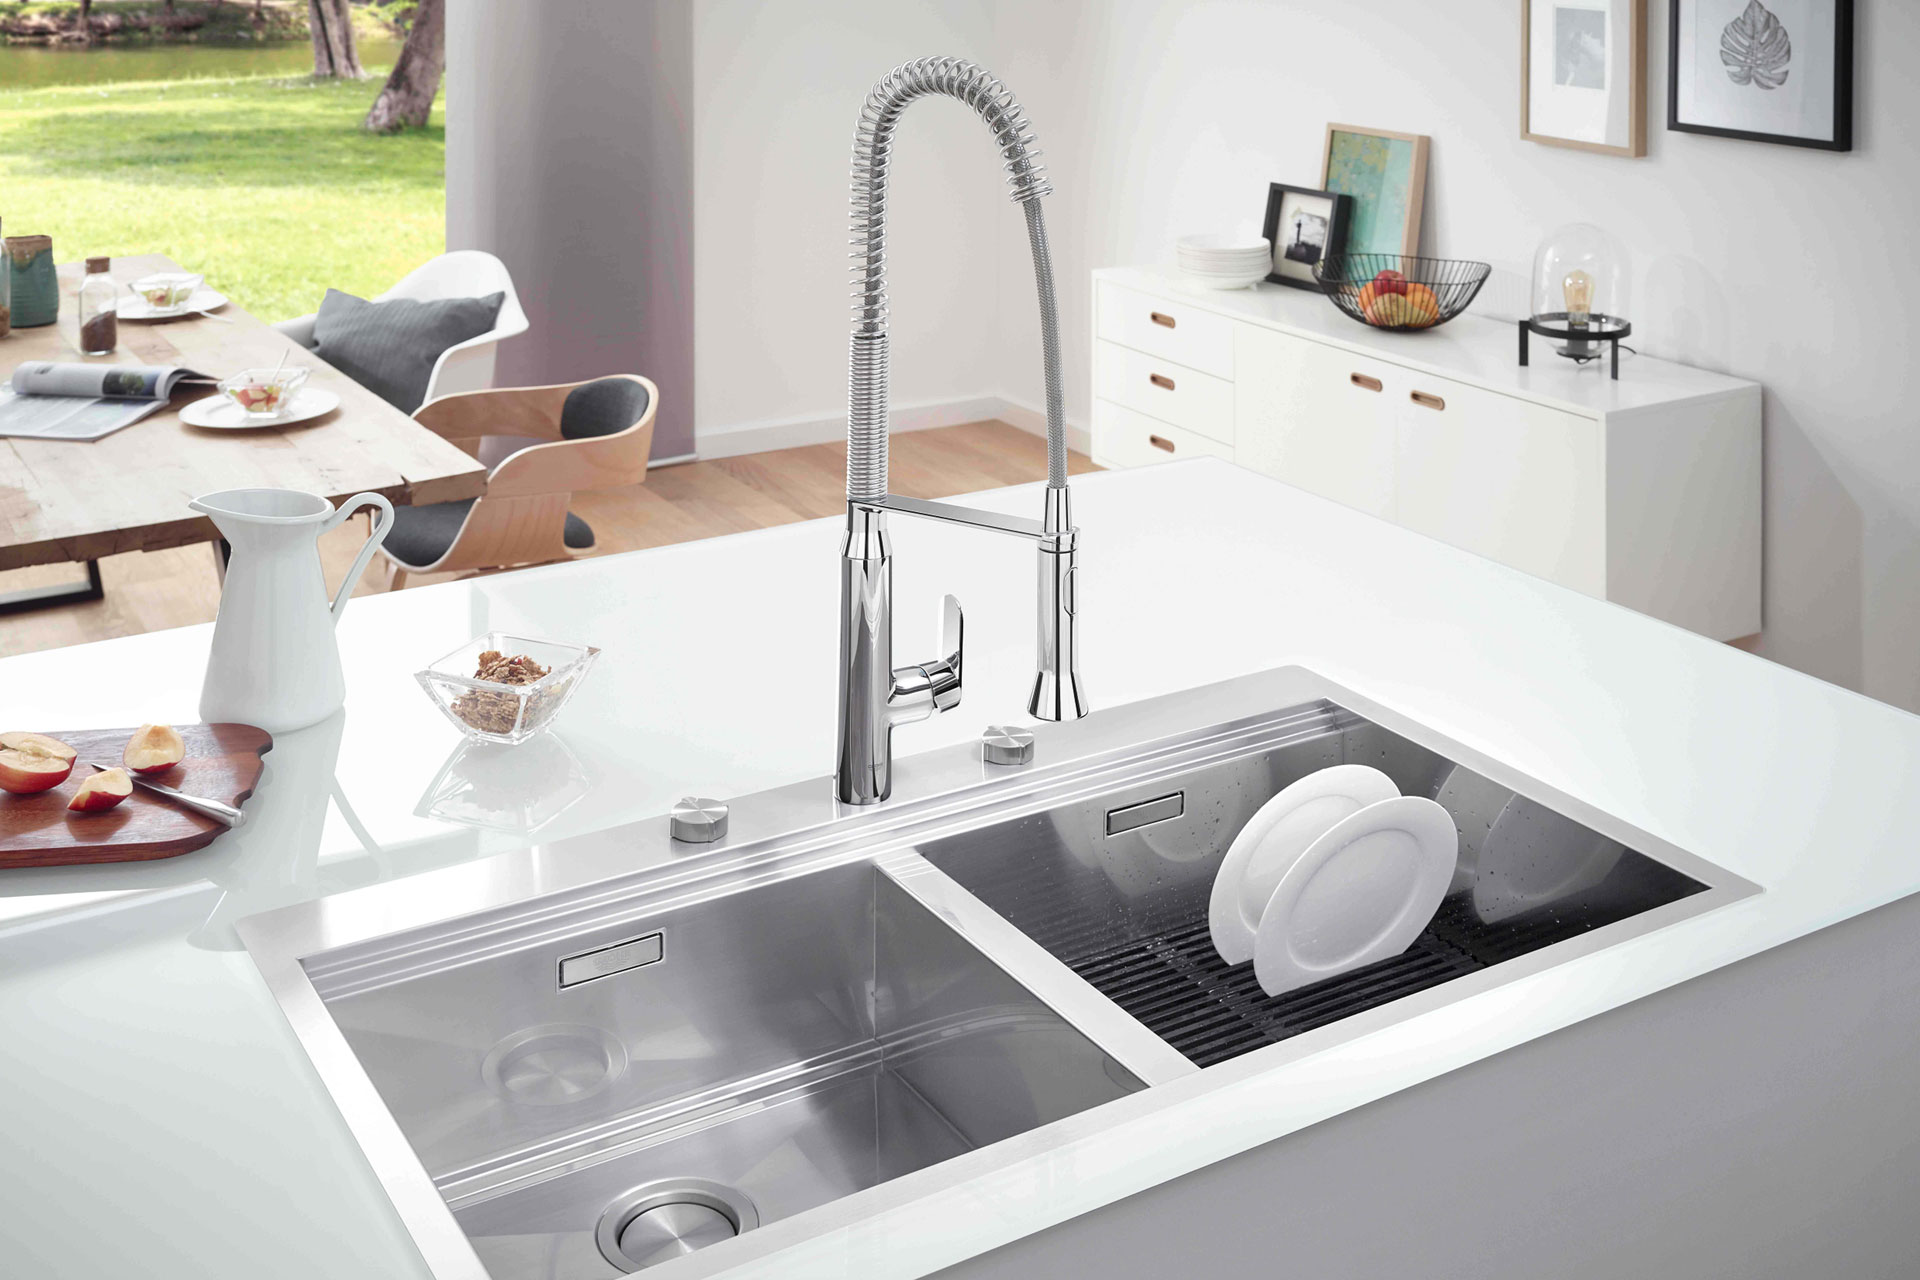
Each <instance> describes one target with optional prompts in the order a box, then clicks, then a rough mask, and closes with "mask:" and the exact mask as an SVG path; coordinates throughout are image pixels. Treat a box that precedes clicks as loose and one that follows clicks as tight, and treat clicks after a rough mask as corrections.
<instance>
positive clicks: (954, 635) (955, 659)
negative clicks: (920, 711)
mask: <svg viewBox="0 0 1920 1280" xmlns="http://www.w3.org/2000/svg"><path fill="white" fill-rule="evenodd" d="M966 634H967V616H966V614H965V613H964V612H963V611H962V610H961V608H960V601H959V599H958V598H956V597H954V596H951V595H949V596H948V597H947V598H946V600H945V601H943V602H942V603H941V606H940V656H939V658H938V659H936V660H935V661H933V662H931V663H929V664H927V675H928V676H929V677H930V678H931V679H932V681H933V688H932V692H933V707H934V710H936V711H951V710H952V709H953V708H955V707H957V706H959V705H960V691H961V675H962V673H961V664H962V662H963V661H964V659H965V655H966Z"/></svg>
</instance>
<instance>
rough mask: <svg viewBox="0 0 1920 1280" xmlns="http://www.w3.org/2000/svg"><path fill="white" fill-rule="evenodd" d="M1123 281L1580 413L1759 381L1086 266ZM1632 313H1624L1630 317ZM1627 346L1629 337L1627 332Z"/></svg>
mask: <svg viewBox="0 0 1920 1280" xmlns="http://www.w3.org/2000/svg"><path fill="white" fill-rule="evenodd" d="M1093 278H1094V279H1095V280H1096V281H1099V280H1106V281H1110V282H1112V283H1113V284H1116V285H1120V286H1122V287H1123V288H1128V289H1141V290H1145V291H1147V292H1149V293H1162V294H1174V295H1177V296H1179V297H1180V298H1181V300H1182V301H1184V302H1185V303H1187V304H1188V305H1189V306H1195V307H1199V308H1200V309H1202V310H1204V311H1211V312H1214V313H1216V314H1219V315H1224V316H1230V317H1232V318H1234V319H1236V320H1247V321H1251V322H1253V323H1255V324H1260V325H1264V326H1266V327H1268V328H1270V329H1278V330H1280V331H1282V332H1284V333H1290V334H1293V335H1295V336H1297V337H1302V338H1310V339H1312V340H1313V341H1315V342H1324V343H1327V344H1329V345H1331V346H1336V347H1340V348H1343V349H1345V350H1347V351H1351V352H1354V353H1356V354H1358V355H1363V356H1373V357H1375V358H1377V359H1381V360H1388V361H1392V362H1393V363H1394V364H1398V365H1403V366H1405V367H1407V368H1411V369H1418V370H1422V371H1424V372H1427V373H1431V374H1435V375H1437V376H1439V377H1443V378H1452V379H1454V380H1456V381H1459V382H1466V383H1470V384H1472V385H1474V386H1478V387H1484V388H1486V389H1487V390H1489V391H1497V392H1499V393H1501V394H1502V395H1510V396H1517V397H1519V398H1520V399H1523V400H1532V401H1535V402H1537V403H1540V404H1545V405H1551V406H1553V407H1554V408H1556V409H1564V410H1566V411H1568V412H1569V413H1577V414H1580V415H1582V416H1584V417H1589V418H1593V417H1600V416H1602V415H1604V414H1610V413H1621V412H1629V411H1632V410H1635V409H1646V408H1652V407H1655V406H1660V405H1671V404H1679V403H1684V402H1686V401H1690V400H1707V399H1715V398H1718V397H1722V396H1731V395H1751V394H1752V393H1753V392H1754V390H1755V389H1756V387H1757V384H1756V383H1752V382H1748V381H1746V380H1744V379H1741V378H1734V377H1729V376H1728V375H1726V374H1724V373H1714V372H1712V371H1710V370H1707V369H1696V368H1693V367H1691V366H1689V365H1684V364H1675V363H1673V362H1672V361H1671V360H1660V359H1656V358H1655V357H1653V356H1643V355H1635V354H1633V353H1632V352H1630V351H1623V352H1622V354H1621V356H1620V377H1619V378H1618V379H1614V378H1611V377H1609V376H1608V364H1607V361H1605V360H1595V361H1591V362H1589V363H1587V364H1575V363H1574V362H1573V361H1571V360H1568V359H1566V358H1565V357H1562V356H1558V355H1555V354H1554V351H1553V347H1554V341H1555V340H1554V339H1550V338H1542V337H1540V336H1539V335H1537V334H1536V335H1534V336H1533V337H1532V339H1531V345H1530V347H1529V354H1528V363H1527V365H1526V367H1525V368H1522V367H1521V366H1520V330H1519V325H1518V322H1517V321H1513V320H1498V319H1494V318H1493V317H1491V316H1489V315H1487V314H1486V313H1484V312H1482V311H1475V310H1473V309H1471V308H1469V309H1468V310H1467V312H1466V313H1465V314H1464V315H1461V316H1458V317H1456V318H1455V319H1453V320H1449V321H1448V322H1447V323H1446V324H1443V325H1440V326H1438V327H1437V328H1433V329H1421V330H1417V331H1414V332H1411V333H1398V332H1395V331H1393V330H1390V329H1374V328H1371V327H1369V326H1367V325H1364V324H1361V323H1360V322H1359V321H1357V320H1355V319H1353V318H1352V317H1350V316H1348V315H1346V314H1345V313H1344V312H1342V311H1341V310H1340V309H1339V308H1338V307H1336V306H1334V305H1333V303H1332V302H1331V301H1329V300H1328V299H1327V298H1326V296H1325V295H1323V294H1322V293H1320V291H1319V290H1317V289H1295V288H1293V287H1291V286H1289V285H1280V284H1271V283H1266V282H1262V283H1260V284H1256V285H1253V286H1252V287H1250V288H1246V289H1207V288H1202V287H1201V286H1199V285H1196V284H1194V283H1193V282H1192V281H1191V280H1189V279H1187V278H1186V277H1185V276H1183V275H1181V274H1180V272H1179V271H1178V270H1176V269H1174V268H1172V267H1105V268H1102V269H1100V270H1098V271H1095V272H1094V273H1093ZM1629 318H1631V317H1629ZM1625 345H1626V346H1628V347H1631V346H1633V345H1634V343H1633V339H1632V337H1631V335H1629V337H1628V339H1627V341H1626V344H1625Z"/></svg>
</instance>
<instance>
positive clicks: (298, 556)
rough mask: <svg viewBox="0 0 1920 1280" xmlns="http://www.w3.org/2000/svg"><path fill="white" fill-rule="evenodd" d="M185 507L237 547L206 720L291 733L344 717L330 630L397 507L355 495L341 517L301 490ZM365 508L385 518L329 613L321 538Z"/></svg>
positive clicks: (224, 592)
mask: <svg viewBox="0 0 1920 1280" xmlns="http://www.w3.org/2000/svg"><path fill="white" fill-rule="evenodd" d="M187 505H188V506H190V507H192V508H193V509H194V510H195V511H199V512H203V513H205V514H206V515H207V516H209V517H211V518H212V520H213V523H214V526H215V527H216V528H218V529H219V530H220V533H221V535H222V536H223V537H225V538H226V540H227V543H228V545H229V546H231V547H232V548H233V551H232V555H231V556H230V557H229V558H228V561H227V577H226V582H225V585H224V586H223V587H222V588H221V591H220V616H219V618H218V620H217V621H215V622H214V624H213V650H212V652H211V653H210V654H208V656H207V677H206V680H205V682H204V683H202V684H201V686H200V718H201V719H202V720H205V721H207V722H208V723H214V722H218V721H223V720H230V721H238V722H240V723H242V724H251V725H258V726H259V727H260V728H262V729H265V730H267V731H268V732H269V733H287V732H290V731H291V730H294V729H304V728H306V727H307V726H308V725H310V724H315V723H317V722H319V721H321V720H324V719H326V718H327V717H328V716H330V715H332V714H333V713H334V712H335V711H337V710H339V708H340V704H341V703H343V702H345V701H346V697H347V682H346V677H345V675H344V674H342V672H341V670H340V646H339V645H338V644H337V643H336V642H335V640H334V636H333V629H334V627H336V626H337V625H339V622H340V615H341V614H343V613H345V612H346V611H347V598H348V597H349V596H350V595H352V594H353V586H354V584H355V583H356V582H358V581H360V575H361V574H362V573H364V572H365V571H366V568H367V561H369V560H371V559H372V558H373V553H374V551H375V550H376V549H377V548H378V547H379V546H380V544H381V542H383V541H384V540H385V539H386V536H387V531H388V530H389V529H391V528H392V527H393V505H392V504H391V503H389V502H388V501H387V500H386V499H385V498H383V497H381V496H380V495H379V494H377V493H357V494H355V495H354V496H353V497H351V498H349V499H347V501H346V503H345V505H343V506H342V507H341V508H340V509H339V510H338V511H336V510H334V507H333V504H332V503H331V502H328V501H327V500H326V499H325V498H323V497H321V496H320V495H319V494H316V493H302V492H300V491H299V490H297V489H227V490H224V491H222V492H220V493H209V494H206V495H204V496H202V497H199V498H195V499H194V500H193V501H192V502H190V503H188V504H187ZM365 506H371V507H378V508H379V509H380V513H381V514H380V515H379V516H377V517H376V518H375V520H374V525H373V535H372V536H371V537H369V538H368V539H367V545H366V546H364V547H362V548H361V549H360V556H359V558H358V559H356V560H355V561H354V562H353V567H352V568H350V569H348V570H347V577H346V581H344V582H342V583H341V584H340V590H339V593H338V594H336V595H335V596H334V597H333V603H332V604H328V603H327V582H326V577H325V575H324V574H322V572H321V569H320V535H321V534H323V533H325V532H326V531H327V530H329V529H331V528H333V527H334V526H335V525H337V524H339V523H341V522H342V521H343V520H345V519H346V518H347V517H348V516H350V515H352V514H353V513H354V512H355V511H357V510H358V509H359V508H361V507H365Z"/></svg>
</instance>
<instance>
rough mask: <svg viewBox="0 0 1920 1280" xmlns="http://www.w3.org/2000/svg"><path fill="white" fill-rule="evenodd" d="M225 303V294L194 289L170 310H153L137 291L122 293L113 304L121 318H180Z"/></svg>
mask: <svg viewBox="0 0 1920 1280" xmlns="http://www.w3.org/2000/svg"><path fill="white" fill-rule="evenodd" d="M226 305H227V295H226V294H224V293H220V292H218V291H216V290H213V289H195V290H194V291H193V294H192V296H190V297H189V298H188V299H187V300H186V301H185V302H183V303H181V304H180V305H179V306H177V307H174V308H173V309H172V310H167V311H161V310H155V309H154V308H153V307H152V306H151V305H150V304H149V303H148V302H147V300H146V299H145V298H143V297H141V296H140V295H139V294H137V293H123V294H121V295H120V297H119V298H118V299H116V300H115V302H114V304H113V309H114V310H115V311H117V312H118V313H119V315H120V318H121V319H122V320H181V319H184V318H186V317H188V316H194V315H198V314H200V313H201V312H202V311H212V310H214V309H216V308H218V307H224V306H226Z"/></svg>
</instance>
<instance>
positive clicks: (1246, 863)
mask: <svg viewBox="0 0 1920 1280" xmlns="http://www.w3.org/2000/svg"><path fill="white" fill-rule="evenodd" d="M1399 794H1400V788H1399V787H1397V786H1395V785H1394V782H1393V779H1392V778H1389V777H1388V776H1387V775H1386V774H1384V773H1382V772H1380V771H1379V770H1378V769H1375V768H1373V767H1372V766H1371V765H1364V764H1337V765H1334V766H1333V767H1331V768H1328V769H1321V770H1319V771H1318V772H1316V773H1310V774H1308V775H1307V776H1306V777H1304V778H1301V779H1299V780H1298V781H1296V782H1294V783H1292V784H1291V785H1289V786H1288V787H1286V788H1284V789H1283V790H1282V791H1281V792H1280V794H1278V795H1276V796H1274V797H1273V799H1271V800H1269V801H1267V802H1266V803H1265V804H1263V805H1261V806H1260V808H1259V809H1258V810H1257V811H1256V812H1255V813H1254V815H1253V817H1252V818H1250V819H1248V821H1247V825H1246V826H1244V827H1242V828H1240V834H1239V835H1237V836H1235V837H1234V838H1233V844H1232V845H1230V846H1229V847H1228V849H1227V856H1226V857H1225V858H1224V859H1222V860H1221V862H1220V870H1219V871H1218V872H1217V873H1216V874H1215V875H1214V878H1213V894H1212V896H1211V897H1210V898H1209V899H1208V901H1207V929H1208V932H1209V933H1211V934H1212V936H1213V949H1214V950H1215V951H1218V952H1219V953H1220V958H1221V959H1222V960H1225V961H1226V962H1227V963H1228V964H1245V963H1246V962H1247V961H1249V960H1251V959H1253V943H1254V937H1255V935H1257V934H1258V933H1259V931H1260V919H1261V917H1262V916H1263V915H1264V914H1265V913H1266V909H1267V901H1268V899H1270V898H1271V897H1272V896H1273V891H1274V889H1275V888H1277V887H1278V886H1279V884H1280V878H1281V876H1283V875H1285V874H1286V871H1287V868H1288V867H1290V866H1292V865H1293V864H1294V862H1296V861H1297V860H1298V859H1299V857H1300V855H1301V854H1303V853H1305V852H1306V851H1307V848H1308V846H1310V845H1312V844H1313V842H1314V841H1315V840H1317V839H1319V838H1320V836H1321V835H1323V834H1324V833H1325V832H1326V830H1327V829H1328V828H1329V827H1331V826H1333V824H1334V823H1336V822H1338V821H1340V820H1341V819H1342V818H1346V817H1349V816H1351V815H1353V814H1356V813H1358V812H1360V810H1362V809H1364V808H1366V807H1367V806H1368V805H1371V804H1377V803H1379V802H1380V801H1382V800H1391V799H1394V798H1395V797H1397V796H1398V795H1399Z"/></svg>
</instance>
